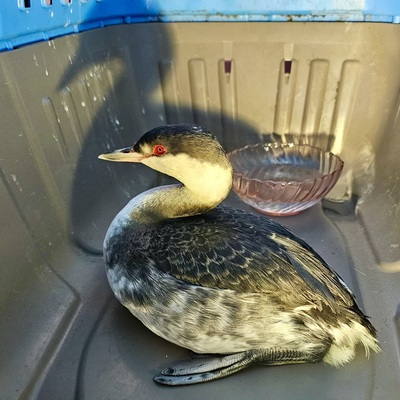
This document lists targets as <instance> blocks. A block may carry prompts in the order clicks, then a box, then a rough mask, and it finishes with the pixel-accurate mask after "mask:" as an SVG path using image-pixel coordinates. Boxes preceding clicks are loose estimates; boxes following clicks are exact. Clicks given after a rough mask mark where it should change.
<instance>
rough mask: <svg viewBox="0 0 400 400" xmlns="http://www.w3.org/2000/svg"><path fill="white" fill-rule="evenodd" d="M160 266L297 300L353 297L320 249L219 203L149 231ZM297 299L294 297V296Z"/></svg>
mask: <svg viewBox="0 0 400 400" xmlns="http://www.w3.org/2000/svg"><path fill="white" fill-rule="evenodd" d="M151 235H152V240H151V241H150V243H151V245H150V248H149V249H148V250H149V251H150V253H153V254H157V257H158V259H157V260H155V261H156V265H157V267H158V268H159V269H160V270H162V271H163V272H166V273H169V274H171V275H173V276H174V277H175V278H177V279H180V280H182V281H185V282H188V283H191V284H195V285H200V286H205V287H214V288H221V289H231V290H240V291H241V292H265V293H270V294H271V295H273V294H274V293H276V292H277V291H279V295H280V297H282V296H287V297H288V300H289V298H290V301H292V302H293V301H295V300H296V299H293V297H296V296H297V297H301V298H298V301H299V304H300V303H303V302H304V300H307V301H308V302H312V303H314V304H317V305H320V304H321V303H323V304H329V305H331V306H332V307H336V304H337V303H340V304H342V305H345V306H347V307H352V306H353V305H354V298H353V295H352V294H351V292H350V291H349V290H348V289H347V288H346V287H345V286H344V285H343V284H342V281H341V279H340V278H339V277H338V275H337V274H336V273H335V272H333V271H332V270H331V269H330V268H329V267H328V266H327V264H326V263H325V262H324V261H323V260H322V259H321V257H320V256H318V254H316V253H315V251H313V250H312V249H311V248H310V246H308V245H307V244H306V243H305V242H304V241H302V240H301V239H299V238H297V237H296V236H295V235H294V234H293V233H291V232H290V231H288V230H287V229H286V228H284V227H282V226H281V225H279V224H277V223H275V222H273V221H272V220H270V219H269V218H265V217H261V216H257V215H253V214H249V213H245V212H242V211H240V210H236V209H232V208H229V207H224V206H219V207H217V208H216V209H215V210H213V211H210V212H208V213H206V214H203V215H200V216H196V217H190V218H182V219H176V220H172V221H168V222H166V223H165V224H163V225H162V226H158V227H157V229H153V230H152V232H151ZM295 302H296V301H295Z"/></svg>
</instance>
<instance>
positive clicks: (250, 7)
mask: <svg viewBox="0 0 400 400" xmlns="http://www.w3.org/2000/svg"><path fill="white" fill-rule="evenodd" d="M203 21H242V22H249V21H269V22H288V21H290V22H308V21H310V22H311V21H312V22H337V21H340V22H384V23H395V24H397V23H400V1H398V0H390V1H388V0H386V1H382V0H311V1H310V0H309V1H298V0H273V1H271V0H270V1H268V0H220V1H218V0H196V1H192V0H6V1H2V2H1V5H0V51H5V50H12V49H15V48H18V47H21V46H24V45H27V44H30V43H35V42H39V41H43V40H49V39H53V38H56V37H59V36H63V35H68V34H71V33H78V32H82V31H85V30H89V29H95V28H101V27H105V26H109V25H116V24H129V23H138V22H203Z"/></svg>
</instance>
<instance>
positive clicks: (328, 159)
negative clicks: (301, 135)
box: [228, 143, 343, 216]
mask: <svg viewBox="0 0 400 400" xmlns="http://www.w3.org/2000/svg"><path fill="white" fill-rule="evenodd" d="M228 157H229V160H230V161H231V163H232V167H233V171H234V172H233V190H234V191H235V192H236V193H237V194H238V196H239V197H240V198H241V199H242V200H243V201H244V202H245V203H247V204H250V205H251V206H252V207H254V208H255V209H256V210H257V211H259V212H261V213H264V214H268V215H276V216H283V215H294V214H297V213H299V212H300V211H303V210H305V209H307V208H309V207H311V206H313V205H314V204H316V203H318V201H320V200H321V199H322V198H323V197H324V196H325V195H326V194H327V193H328V192H329V191H330V190H331V189H332V188H333V186H334V185H335V184H336V182H337V180H338V179H339V176H340V174H341V172H342V169H343V161H342V160H341V159H340V158H339V157H338V156H335V155H334V154H332V153H330V152H329V151H323V150H321V149H319V148H317V147H311V146H308V145H299V144H292V143H268V144H256V145H250V146H246V147H244V148H242V149H238V150H234V151H232V152H231V153H229V154H228Z"/></svg>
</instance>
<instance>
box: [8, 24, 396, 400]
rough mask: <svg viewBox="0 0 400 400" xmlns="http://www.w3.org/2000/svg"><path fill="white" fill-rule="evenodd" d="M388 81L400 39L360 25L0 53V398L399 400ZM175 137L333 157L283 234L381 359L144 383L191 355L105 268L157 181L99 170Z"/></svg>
mask: <svg viewBox="0 0 400 400" xmlns="http://www.w3.org/2000/svg"><path fill="white" fill-rule="evenodd" d="M284 60H286V61H289V62H290V63H291V71H290V74H289V76H287V75H285V73H284ZM229 62H230V73H229V66H228V65H229ZM399 65H400V27H399V26H396V25H385V24H367V23H362V24H355V23H329V24H327V23H206V24H205V23H196V24H190V23H179V24H178V23H176V24H137V25H124V26H113V27H108V28H104V29H98V30H93V31H88V32H85V33H81V34H79V35H71V36H68V37H63V38H59V39H57V40H53V41H50V42H44V43H40V44H36V45H31V46H27V47H24V48H21V49H18V50H14V51H12V52H9V53H2V54H0V121H1V124H0V139H1V142H0V143H1V145H0V174H1V175H0V178H1V179H0V202H1V207H0V218H1V219H0V221H1V224H0V254H1V265H0V287H1V291H0V398H1V399H125V398H135V399H159V398H163V399H187V398H192V399H204V398H219V399H225V398H226V399H242V398H251V399H264V398H269V399H281V398H299V399H321V398H326V399H345V398H351V399H395V398H397V397H398V393H399V390H400V369H399V352H398V340H399V334H400V321H399V311H398V307H399V303H400V301H399V298H400V295H399V293H400V277H399V272H400V261H399V260H400V231H399V228H398V221H399V217H400V214H399V213H400V212H399V207H398V204H399V201H400V183H399V181H400V172H399V171H400V161H399V157H398V154H399V149H400V140H399V137H400V123H399V111H400V98H399V87H400V74H399V73H398V70H399ZM174 122H195V123H199V124H202V125H204V126H206V127H207V128H209V129H210V130H212V131H213V132H214V133H215V134H216V135H217V136H218V137H219V138H220V140H221V141H222V142H223V144H224V146H225V148H226V149H227V150H231V149H233V148H236V147H239V146H242V145H244V144H248V143H256V142H259V141H261V140H271V139H275V140H294V141H300V142H306V143H312V144H316V145H319V146H321V147H324V148H327V149H330V150H332V151H334V152H336V153H338V154H340V155H341V157H342V158H343V160H344V161H345V170H344V173H343V176H342V178H341V179H340V181H339V183H338V185H337V187H336V188H335V190H334V191H333V193H332V194H331V195H330V199H328V200H327V201H325V202H324V207H325V209H324V211H323V210H322V208H321V206H320V205H317V206H315V207H313V208H312V209H310V210H308V211H306V212H304V213H302V214H300V215H298V216H295V217H288V218H283V219H279V221H280V222H281V223H284V224H286V225H287V226H289V227H290V228H291V229H292V230H294V231H295V232H296V233H298V234H299V235H300V236H302V237H304V238H305V239H306V240H307V241H308V242H309V243H310V244H311V245H312V246H313V247H314V248H316V250H318V251H319V252H320V253H321V255H322V256H323V257H324V258H325V259H326V260H327V261H328V262H329V263H330V264H331V266H332V267H333V268H334V269H336V270H337V271H338V272H339V273H340V274H341V275H342V276H343V278H344V279H345V280H346V282H348V283H349V285H350V286H351V287H352V288H353V290H354V291H355V293H356V295H357V298H358V299H359V301H360V303H361V304H362V307H363V309H364V310H365V312H366V314H368V315H370V316H371V318H372V321H373V323H374V325H375V326H376V327H377V329H378V337H379V339H380V341H381V344H382V349H383V352H382V354H380V355H377V356H375V355H374V356H372V357H371V359H370V360H367V359H365V358H364V357H363V355H362V352H361V351H360V353H359V355H358V356H357V358H356V360H355V361H354V362H353V363H352V364H349V365H347V366H345V367H343V368H342V369H340V370H336V369H334V368H331V367H327V366H321V365H297V366H284V367H276V368H267V367H260V368H252V369H250V370H247V371H244V372H242V373H239V374H237V375H234V376H232V377H229V378H227V379H224V380H221V381H216V382H212V383H208V384H205V385H197V386H193V387H186V388H175V389H171V388H164V387H160V386H158V385H156V384H155V383H153V381H152V376H153V375H154V374H155V373H157V372H159V371H160V370H161V369H163V368H164V367H166V366H168V365H169V364H170V363H171V362H172V361H174V360H176V359H178V358H186V357H187V356H188V354H187V352H186V351H185V350H184V349H180V348H178V347H176V346H174V345H172V344H169V343H167V342H165V341H164V340H162V339H160V338H158V337H156V336H155V335H153V334H152V333H151V332H149V331H148V330H146V329H145V328H144V327H143V326H142V325H141V324H140V323H139V322H138V321H137V320H136V319H135V318H134V317H133V316H131V315H130V314H129V312H127V311H126V310H125V309H124V308H123V307H122V306H120V305H119V304H118V302H117V301H116V300H115V299H114V298H113V296H112V294H111V291H110V289H109V287H108V284H107V282H106V278H105V273H104V266H103V261H102V258H101V256H99V254H98V253H99V251H100V250H101V245H102V240H103V237H104V234H105V230H106V229H107V226H108V224H109V223H110V221H111V219H112V218H113V216H114V215H115V214H116V213H117V211H118V210H119V209H120V208H122V206H123V205H124V204H125V203H126V202H127V201H128V200H129V199H130V198H131V197H132V196H134V195H135V194H137V193H139V192H141V191H143V190H145V189H147V188H149V187H152V186H155V185H157V184H160V183H163V182H165V181H166V179H165V178H163V177H159V176H157V175H156V174H155V173H154V172H152V171H150V170H148V169H146V168H145V167H144V166H131V165H126V164H122V165H119V164H111V163H104V162H101V161H99V160H98V159H97V155H98V154H100V153H103V152H105V151H107V150H109V149H113V148H119V147H124V146H128V145H130V144H133V143H134V142H135V140H136V139H137V138H138V137H140V136H141V134H142V133H144V132H145V131H146V130H148V129H151V128H152V127H154V126H157V125H160V124H164V123H174ZM228 201H229V202H230V203H232V204H234V205H236V206H238V207H245V206H244V205H243V204H241V203H240V202H239V201H238V200H237V198H236V197H235V196H234V195H232V196H231V197H230V198H229V200H228Z"/></svg>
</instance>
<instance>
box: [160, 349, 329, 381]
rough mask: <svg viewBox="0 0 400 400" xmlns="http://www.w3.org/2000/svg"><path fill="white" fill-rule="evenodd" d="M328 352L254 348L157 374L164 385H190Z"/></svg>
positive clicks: (307, 359) (306, 360)
mask: <svg viewBox="0 0 400 400" xmlns="http://www.w3.org/2000/svg"><path fill="white" fill-rule="evenodd" d="M326 352H327V348H325V347H323V348H320V349H317V350H314V351H312V352H310V351H309V352H302V351H298V350H288V349H279V348H273V349H255V350H248V351H244V352H241V353H234V354H229V355H226V356H219V357H207V356H206V357H203V358H196V359H192V360H188V361H178V362H176V363H174V364H172V365H171V366H170V367H168V368H166V369H164V370H163V371H162V372H161V374H159V375H156V376H155V377H154V380H155V381H156V382H158V383H161V384H163V385H170V386H177V385H191V384H195V383H201V382H208V381H212V380H215V379H219V378H223V377H225V376H228V375H232V374H234V373H235V372H238V371H240V370H242V369H245V368H247V367H249V366H250V365H254V364H264V365H282V364H300V363H316V362H320V361H321V360H322V359H323V357H324V356H325V354H326Z"/></svg>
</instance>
